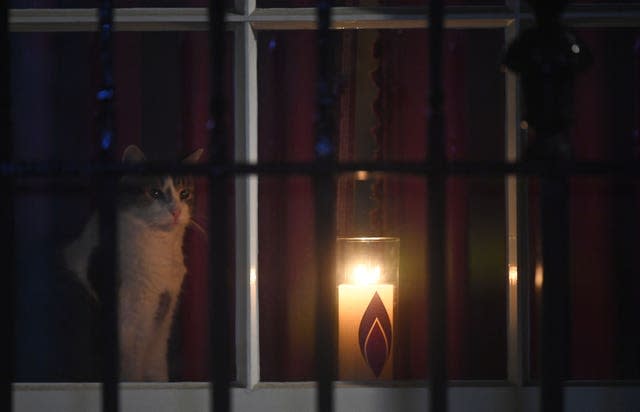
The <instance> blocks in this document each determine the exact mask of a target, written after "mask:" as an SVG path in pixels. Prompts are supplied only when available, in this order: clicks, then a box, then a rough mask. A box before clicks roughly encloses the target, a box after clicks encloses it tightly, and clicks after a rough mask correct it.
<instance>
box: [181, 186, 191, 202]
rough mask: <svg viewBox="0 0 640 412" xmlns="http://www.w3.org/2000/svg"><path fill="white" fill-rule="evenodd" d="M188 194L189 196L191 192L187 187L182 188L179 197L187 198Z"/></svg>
mask: <svg viewBox="0 0 640 412" xmlns="http://www.w3.org/2000/svg"><path fill="white" fill-rule="evenodd" d="M189 196H191V192H189V191H188V190H187V189H183V190H182V191H181V192H180V199H182V200H185V199H188V198H189Z"/></svg>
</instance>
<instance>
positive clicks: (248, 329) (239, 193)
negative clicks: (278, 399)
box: [234, 0, 260, 389]
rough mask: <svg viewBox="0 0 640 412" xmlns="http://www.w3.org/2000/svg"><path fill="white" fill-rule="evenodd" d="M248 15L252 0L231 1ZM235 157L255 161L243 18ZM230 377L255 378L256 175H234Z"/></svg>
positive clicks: (251, 69) (238, 31) (252, 59)
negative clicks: (233, 303)
mask: <svg viewBox="0 0 640 412" xmlns="http://www.w3.org/2000/svg"><path fill="white" fill-rule="evenodd" d="M236 9H238V10H237V11H239V12H241V13H242V14H243V15H245V16H248V15H250V14H251V13H253V11H254V10H255V0H236ZM234 32H235V37H234V45H235V47H234V85H235V87H234V105H235V113H234V123H235V154H234V157H235V161H236V162H238V163H258V50H257V43H256V33H255V32H254V30H253V27H252V26H251V23H250V22H248V21H245V22H242V23H239V24H237V25H236V26H235V28H234ZM235 187H236V189H235V200H236V231H235V233H236V313H235V319H236V348H237V351H236V376H237V380H238V382H239V383H240V384H241V385H243V386H244V387H245V388H247V389H253V388H254V387H255V386H256V385H257V384H258V383H259V381H260V338H259V329H260V328H259V316H258V313H259V310H258V176H257V175H247V176H240V177H238V176H236V177H235Z"/></svg>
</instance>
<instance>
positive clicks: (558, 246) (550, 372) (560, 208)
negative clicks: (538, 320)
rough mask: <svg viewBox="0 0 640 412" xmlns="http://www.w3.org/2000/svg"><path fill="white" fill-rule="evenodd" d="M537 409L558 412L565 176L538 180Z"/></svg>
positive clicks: (563, 331) (563, 333) (565, 269)
mask: <svg viewBox="0 0 640 412" xmlns="http://www.w3.org/2000/svg"><path fill="white" fill-rule="evenodd" d="M541 206H542V237H543V244H542V256H543V258H542V259H543V262H544V263H543V264H544V281H543V283H542V339H541V350H542V370H541V375H540V378H541V396H542V402H541V410H542V411H562V410H563V408H564V406H563V405H564V388H563V383H564V380H565V379H566V374H567V360H568V347H569V345H568V339H569V321H568V319H569V317H568V301H569V229H568V221H569V201H568V183H567V178H566V176H561V175H549V176H545V177H544V178H543V181H542V205H541Z"/></svg>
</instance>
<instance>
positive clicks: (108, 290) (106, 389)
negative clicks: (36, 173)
mask: <svg viewBox="0 0 640 412" xmlns="http://www.w3.org/2000/svg"><path fill="white" fill-rule="evenodd" d="M99 18H100V38H99V39H100V40H99V58H100V68H101V76H102V80H101V83H102V85H101V90H100V91H99V92H98V93H97V96H98V100H99V102H100V119H99V121H100V123H99V130H100V134H99V136H98V140H99V141H98V144H99V147H100V157H99V161H98V164H101V165H107V164H109V163H111V162H113V161H114V159H115V156H114V155H113V152H114V147H115V131H114V127H115V121H114V108H113V98H114V90H115V86H114V76H113V4H112V2H111V0H102V1H101V3H100V9H99ZM94 177H95V178H96V183H97V187H99V188H100V193H99V195H98V196H99V207H98V224H99V226H98V227H99V248H98V253H96V255H95V258H92V260H91V262H90V263H89V269H88V270H89V271H90V272H92V271H93V272H96V273H97V274H98V273H99V278H100V279H101V281H102V282H103V283H102V285H101V286H103V289H102V296H100V301H101V303H102V304H101V306H100V316H101V326H102V327H101V328H100V332H101V340H100V342H101V344H100V353H101V355H102V365H101V366H102V375H101V377H102V410H103V411H105V412H117V411H118V410H119V408H120V402H119V387H118V380H119V374H120V371H119V369H120V355H119V348H120V345H119V338H118V332H119V331H118V306H119V305H118V292H117V281H116V270H117V267H118V262H117V253H116V250H117V233H116V231H117V225H116V205H115V201H114V199H115V198H116V180H115V177H114V176H109V175H106V174H99V175H95V176H94Z"/></svg>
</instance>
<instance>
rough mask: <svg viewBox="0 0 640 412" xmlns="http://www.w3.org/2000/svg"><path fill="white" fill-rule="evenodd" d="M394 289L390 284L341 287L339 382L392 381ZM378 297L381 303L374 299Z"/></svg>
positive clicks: (339, 290) (339, 303)
mask: <svg viewBox="0 0 640 412" xmlns="http://www.w3.org/2000/svg"><path fill="white" fill-rule="evenodd" d="M394 289H395V286H394V285H388V284H382V285H353V284H342V285H339V286H338V319H339V321H338V324H339V325H338V365H339V369H338V370H339V372H338V377H339V379H341V380H368V379H392V372H393V356H392V355H393V351H392V350H391V345H392V341H393V339H394V337H393V298H394ZM376 293H377V294H378V296H379V299H377V298H376V299H374V296H375V295H376ZM372 302H373V304H372ZM380 303H381V305H380ZM368 309H369V310H370V312H369V313H368V314H366V312H367V310H368ZM381 310H382V312H381ZM385 313H386V316H388V318H386V319H385ZM365 314H366V315H367V316H365ZM372 315H373V316H372ZM363 319H364V322H363ZM387 321H388V322H387ZM385 325H389V326H390V328H389V330H385ZM361 330H362V332H361ZM363 347H364V349H363ZM384 348H386V349H387V350H384ZM363 351H364V354H363ZM367 354H368V355H369V358H368V359H367ZM376 372H378V375H377V376H376Z"/></svg>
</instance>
